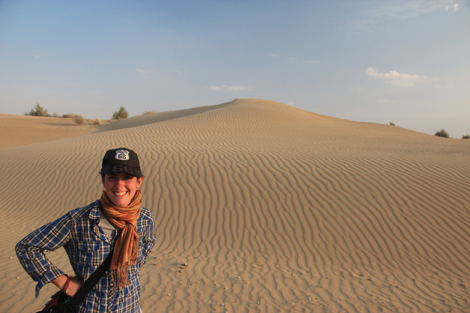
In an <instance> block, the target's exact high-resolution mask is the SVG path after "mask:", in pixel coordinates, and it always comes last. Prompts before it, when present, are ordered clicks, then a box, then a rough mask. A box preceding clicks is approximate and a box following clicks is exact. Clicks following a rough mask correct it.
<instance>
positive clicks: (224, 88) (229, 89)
mask: <svg viewBox="0 0 470 313" xmlns="http://www.w3.org/2000/svg"><path fill="white" fill-rule="evenodd" d="M207 89H209V90H212V91H218V92H234V91H247V90H251V88H248V87H243V86H228V85H222V86H208V87H207Z"/></svg>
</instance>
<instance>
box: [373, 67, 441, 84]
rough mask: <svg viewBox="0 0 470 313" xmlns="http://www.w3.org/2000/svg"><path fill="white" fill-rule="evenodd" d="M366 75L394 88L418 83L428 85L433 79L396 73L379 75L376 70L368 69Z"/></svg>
mask: <svg viewBox="0 0 470 313" xmlns="http://www.w3.org/2000/svg"><path fill="white" fill-rule="evenodd" d="M366 74H367V75H369V76H372V77H375V78H378V79H382V80H383V81H385V82H386V83H387V84H391V85H393V86H396V87H407V88H409V87H413V86H414V85H416V84H418V83H429V82H432V81H433V80H434V79H432V78H429V77H426V76H424V75H417V74H406V73H398V72H397V71H390V72H388V73H379V72H377V69H376V68H373V67H369V68H367V69H366Z"/></svg>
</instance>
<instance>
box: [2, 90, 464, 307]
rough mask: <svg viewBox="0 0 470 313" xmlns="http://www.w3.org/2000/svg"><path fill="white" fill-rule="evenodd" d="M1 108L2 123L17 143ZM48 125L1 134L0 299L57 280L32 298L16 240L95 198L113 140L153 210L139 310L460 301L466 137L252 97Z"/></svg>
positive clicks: (26, 298)
mask: <svg viewBox="0 0 470 313" xmlns="http://www.w3.org/2000/svg"><path fill="white" fill-rule="evenodd" d="M5 118H8V117H5V115H0V120H1V123H2V124H1V125H2V129H1V132H2V133H1V137H2V138H4V136H10V137H11V136H16V135H18V136H19V138H20V137H21V138H22V139H21V140H24V142H27V141H28V139H27V138H28V137H30V136H31V133H30V132H29V131H27V132H26V131H23V132H22V131H19V130H18V129H16V128H12V127H11V126H10V127H8V126H7V127H4V125H7V124H5V123H4V121H5ZM33 119H34V118H28V119H25V118H24V117H22V119H21V121H18V122H17V124H18V125H20V126H21V127H20V129H26V128H27V127H29V126H31V124H30V123H31V121H33ZM35 122H36V120H35ZM18 125H17V126H18ZM45 132H48V133H49V134H50V135H48V136H49V138H51V140H50V141H47V142H42V143H35V144H32V142H30V143H31V144H25V145H21V146H16V147H11V146H8V144H6V145H5V143H4V142H5V141H1V142H0V143H1V146H0V168H1V173H2V183H1V186H0V200H1V202H2V205H1V206H0V210H1V213H2V219H1V223H0V229H1V234H2V235H3V236H2V237H3V240H2V241H1V242H0V248H1V249H0V257H1V259H2V262H1V269H2V270H1V272H0V281H1V284H0V312H33V311H35V310H38V309H40V308H41V307H42V305H43V304H44V302H45V301H46V300H47V298H48V297H49V296H50V295H52V293H53V292H54V291H55V289H56V288H55V287H54V286H52V285H51V284H49V285H47V286H46V287H45V288H44V289H43V290H42V292H41V294H40V296H39V298H38V299H35V298H34V288H35V282H33V281H32V279H31V278H30V277H29V276H28V275H27V274H26V273H25V272H24V271H23V269H22V267H21V265H20V263H19V262H18V260H17V258H16V255H15V252H14V246H15V244H16V243H17V242H18V241H19V240H20V239H21V238H23V237H24V236H26V235H27V234H28V233H29V232H30V231H32V230H34V229H35V228H37V227H39V226H41V225H43V224H45V223H47V222H50V221H52V220H54V219H56V218H58V217H59V216H61V215H62V214H64V213H66V212H67V211H69V210H71V209H73V208H76V207H81V206H83V205H86V204H88V203H90V202H92V201H94V200H95V199H97V198H98V197H99V196H100V194H101V190H102V187H101V186H100V177H99V174H98V172H99V170H100V165H101V158H102V156H103V154H104V152H105V150H107V149H110V148H116V147H120V146H126V147H129V148H131V149H134V150H135V151H137V152H138V153H139V156H140V158H141V163H142V166H143V172H144V175H145V179H144V183H143V186H142V190H143V195H144V196H143V203H144V206H145V207H147V208H148V209H150V210H151V211H152V212H153V214H154V215H155V218H156V228H157V235H158V241H157V244H156V246H155V248H154V249H153V252H152V254H151V256H150V258H149V259H148V262H147V264H146V265H145V266H144V267H143V269H142V271H141V281H142V299H143V300H142V306H143V310H144V312H146V313H148V312H470V297H469V296H470V227H469V224H470V192H469V190H470V140H456V139H446V138H441V137H436V136H432V135H427V134H423V133H419V132H414V131H411V130H407V129H403V128H399V127H393V126H388V125H382V124H374V123H362V122H354V121H349V120H344V119H338V118H332V117H328V116H322V115H318V114H314V113H311V112H307V111H303V110H300V109H296V108H294V107H290V106H288V105H285V104H282V103H277V102H273V101H267V100H259V99H236V100H234V101H232V102H228V103H224V104H220V105H214V106H206V107H201V108H194V109H190V110H182V111H173V112H166V113H153V114H148V115H145V116H138V117H133V118H129V119H127V120H122V121H118V122H113V123H111V124H109V125H106V126H103V127H100V128H99V130H98V131H95V130H93V133H87V134H79V135H78V134H77V135H75V134H74V135H73V136H72V133H69V135H70V137H69V138H64V137H62V139H59V138H57V137H54V136H56V135H57V134H56V132H57V129H53V128H50V129H48V130H47V131H45ZM17 133H20V134H17ZM52 139H57V140H52ZM2 140H4V139H2ZM18 140H19V139H18ZM49 255H50V258H51V260H53V262H54V263H56V264H57V265H59V267H61V268H63V269H64V270H70V267H69V266H68V265H67V259H66V256H65V253H63V251H54V252H51V253H50V254H49ZM182 263H187V266H181V264H182Z"/></svg>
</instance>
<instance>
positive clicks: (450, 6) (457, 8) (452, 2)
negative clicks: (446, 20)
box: [446, 1, 459, 12]
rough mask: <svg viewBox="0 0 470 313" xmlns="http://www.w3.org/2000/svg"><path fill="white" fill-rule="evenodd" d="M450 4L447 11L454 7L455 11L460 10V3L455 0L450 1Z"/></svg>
mask: <svg viewBox="0 0 470 313" xmlns="http://www.w3.org/2000/svg"><path fill="white" fill-rule="evenodd" d="M450 2H451V3H450V5H448V6H446V11H449V10H450V8H453V9H454V12H457V11H458V10H459V4H458V3H454V1H450Z"/></svg>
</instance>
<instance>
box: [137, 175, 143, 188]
mask: <svg viewBox="0 0 470 313" xmlns="http://www.w3.org/2000/svg"><path fill="white" fill-rule="evenodd" d="M143 180H144V176H142V177H140V178H137V188H140V185H142V181H143Z"/></svg>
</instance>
